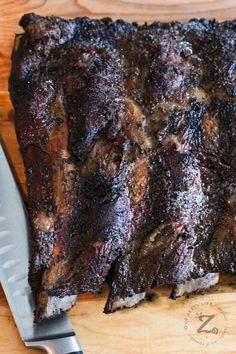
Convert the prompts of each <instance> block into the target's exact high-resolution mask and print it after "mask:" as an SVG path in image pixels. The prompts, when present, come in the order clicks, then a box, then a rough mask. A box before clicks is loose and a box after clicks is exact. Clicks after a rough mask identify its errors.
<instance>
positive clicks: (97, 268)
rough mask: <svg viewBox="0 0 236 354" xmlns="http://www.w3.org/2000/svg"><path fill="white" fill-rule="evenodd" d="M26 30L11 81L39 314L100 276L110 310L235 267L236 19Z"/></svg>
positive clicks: (57, 24) (56, 24) (38, 25)
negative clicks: (158, 290)
mask: <svg viewBox="0 0 236 354" xmlns="http://www.w3.org/2000/svg"><path fill="white" fill-rule="evenodd" d="M20 25H21V26H22V27H23V29H24V33H23V34H21V35H18V36H16V40H15V46H14V50H13V54H12V61H13V64H12V71H11V76H10V81H9V83H10V95H11V99H12V102H13V105H14V108H15V111H16V133H17V138H18V141H19V145H20V148H21V152H22V155H23V158H24V164H25V171H26V178H27V187H28V209H29V214H30V218H31V226H32V240H31V244H32V256H31V265H30V272H29V282H30V284H31V286H32V288H33V291H34V294H35V297H36V301H37V309H38V310H37V311H36V319H37V320H41V319H43V318H48V317H51V316H55V315H57V314H58V313H60V312H61V311H64V310H68V309H69V308H70V307H71V306H72V305H73V303H74V302H75V299H76V295H77V294H79V293H82V292H86V291H90V292H100V291H101V289H102V285H103V283H104V281H105V279H107V281H108V283H109V285H110V288H111V290H110V295H109V299H108V302H107V305H106V307H105V312H112V311H115V310H117V309H118V308H123V307H129V306H133V305H134V304H136V303H137V302H139V301H140V300H141V299H143V298H144V297H145V293H146V292H147V291H148V289H150V288H152V287H154V286H157V285H158V284H185V285H186V284H187V285H188V284H190V283H188V282H191V280H190V279H191V278H194V279H195V278H199V279H200V278H202V279H203V280H204V281H203V282H201V281H200V280H199V282H196V281H195V282H192V283H191V284H193V283H194V284H193V285H194V287H195V288H196V287H197V286H198V285H199V284H200V285H199V287H201V286H202V284H203V283H204V287H205V288H207V285H206V282H207V281H208V280H209V284H211V280H212V279H213V280H212V281H213V282H214V281H216V280H215V279H216V277H214V276H213V278H211V275H209V276H208V275H207V274H208V273H217V272H220V271H226V272H235V270H236V257H235V256H236V254H235V249H236V248H235V243H236V241H235V240H236V239H235V236H236V234H235V233H236V225H235V222H236V221H235V211H236V209H235V208H236V175H235V168H236V157H235V156H236V154H235V151H236V138H235V136H236V119H235V118H236V117H235V115H236V101H235V98H236V86H235V80H236V76H235V68H236V64H235V63H236V51H235V41H236V22H235V21H226V22H223V23H218V22H216V21H214V20H213V21H208V20H205V19H201V20H191V21H189V22H188V23H178V22H171V23H160V22H155V23H153V24H151V25H147V24H144V25H138V24H136V23H132V24H131V23H127V22H124V21H122V20H118V21H115V22H114V21H112V20H111V19H110V18H104V19H101V20H92V19H89V18H86V17H83V18H76V19H74V20H64V19H61V18H59V17H54V16H49V17H41V16H37V15H35V14H26V15H24V16H23V17H22V19H21V21H20ZM187 285H186V286H187ZM187 287H188V286H187ZM180 288H181V289H182V290H183V289H185V287H184V286H182V287H181V286H180V285H177V288H176V289H177V290H178V291H179V289H180ZM177 290H176V291H177ZM182 290H181V291H182Z"/></svg>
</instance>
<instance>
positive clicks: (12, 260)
mask: <svg viewBox="0 0 236 354" xmlns="http://www.w3.org/2000/svg"><path fill="white" fill-rule="evenodd" d="M28 240H29V226H28V222H27V213H26V210H25V207H24V204H23V201H22V199H21V196H20V193H19V190H18V188H17V185H16V182H15V180H14V177H13V174H12V172H11V169H10V167H9V164H8V162H7V158H6V156H5V153H4V150H3V147H2V145H1V143H0V282H1V284H2V287H3V290H4V292H5V295H6V297H7V301H8V304H9V306H10V308H11V312H12V314H13V317H14V320H15V323H16V325H17V328H18V330H19V332H20V335H21V338H22V340H23V341H24V343H25V345H26V347H29V348H37V349H41V350H43V351H45V352H46V353H49V354H72V353H73V354H82V350H81V347H80V345H79V342H78V340H77V338H76V335H75V332H74V330H73V327H72V325H71V323H70V321H69V319H68V317H67V315H66V314H62V315H60V316H58V317H56V318H55V319H51V320H47V321H44V322H42V323H40V324H35V323H34V315H33V312H34V301H33V295H32V292H31V289H30V287H29V284H28V267H29V243H28Z"/></svg>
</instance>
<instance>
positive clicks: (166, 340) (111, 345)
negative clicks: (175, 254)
mask: <svg viewBox="0 0 236 354" xmlns="http://www.w3.org/2000/svg"><path fill="white" fill-rule="evenodd" d="M33 11H34V12H36V13H38V14H42V15H50V14H54V15H59V16H63V17H75V16H90V17H93V18H99V17H104V16H110V17H112V18H114V19H117V18H123V19H125V20H128V21H137V22H140V23H142V22H144V21H148V22H152V21H154V20H160V21H170V20H181V21H183V20H187V19H190V18H196V17H208V18H216V19H218V20H225V19H233V18H236V1H233V0H209V1H204V0H194V1H190V0H110V1H109V0H59V1H54V0H51V1H47V0H28V1H26V0H18V1H17V0H7V1H6V0H0V135H1V139H2V141H3V143H4V145H5V146H6V149H7V152H8V156H9V160H10V162H11V164H12V167H13V169H14V171H15V174H16V176H17V178H18V181H19V185H20V186H21V187H22V188H23V190H25V177H24V170H23V165H22V159H21V156H20V153H19V150H18V145H17V142H16V137H15V132H14V114H13V110H12V106H11V103H10V100H9V97H8V94H7V92H6V91H7V86H8V85H7V80H8V76H9V70H10V53H11V48H12V42H13V39H14V34H15V33H19V32H20V31H21V29H20V27H19V26H18V21H19V19H20V17H21V16H22V15H23V14H24V13H26V12H33ZM0 183H1V181H0ZM235 283H236V277H235V276H230V277H229V276H224V277H221V280H220V285H218V286H217V287H216V288H214V289H212V290H211V292H210V293H208V294H206V295H198V296H194V297H192V298H191V299H179V300H176V301H173V300H170V299H169V298H168V295H169V292H170V289H169V288H166V287H164V288H161V289H159V290H158V291H155V292H154V295H155V296H154V300H153V301H152V302H145V303H142V304H141V305H140V306H138V307H137V308H135V309H130V310H123V311H120V312H117V313H115V314H111V315H105V314H103V312H102V311H103V306H104V303H105V299H106V296H107V289H104V292H103V294H102V295H100V296H95V295H83V296H81V297H80V298H79V300H78V303H77V305H76V306H75V307H74V309H73V310H72V311H71V312H70V318H71V320H72V322H73V325H74V327H75V330H76V332H77V335H78V337H79V339H80V342H81V345H82V347H83V350H84V354H101V353H102V354H108V353H109V354H121V353H122V354H164V353H168V354H172V353H179V354H184V353H187V354H192V353H218V354H220V353H227V354H230V353H235V354H236V341H235V339H236V292H235V288H236V285H235ZM198 311H203V314H209V313H210V312H211V313H213V312H214V315H215V316H214V319H213V320H212V325H210V327H208V329H209V328H211V327H212V326H215V327H216V328H217V329H218V331H219V332H218V334H216V335H215V337H214V334H213V333H211V334H207V333H197V330H198V329H199V323H200V322H199V319H197V317H196V313H197V312H198ZM212 311H213V312H212ZM186 327H187V328H186ZM212 328H213V327H212ZM3 353H4V354H26V353H32V354H34V353H35V354H36V353H38V351H35V350H27V349H25V347H24V345H23V343H22V342H21V340H20V337H19V335H18V332H17V329H16V327H15V324H14V321H13V318H12V316H11V312H10V309H9V307H8V305H7V301H6V299H5V297H4V294H3V291H2V290H1V288H0V354H3Z"/></svg>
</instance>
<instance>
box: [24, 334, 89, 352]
mask: <svg viewBox="0 0 236 354" xmlns="http://www.w3.org/2000/svg"><path fill="white" fill-rule="evenodd" d="M25 345H26V346H27V347H29V348H36V349H41V350H43V351H44V352H46V353H48V354H83V352H82V350H81V347H80V344H79V342H78V340H77V338H76V336H75V335H72V336H69V337H62V338H54V339H47V338H45V340H43V339H41V340H39V341H37V340H35V341H26V342H25Z"/></svg>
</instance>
